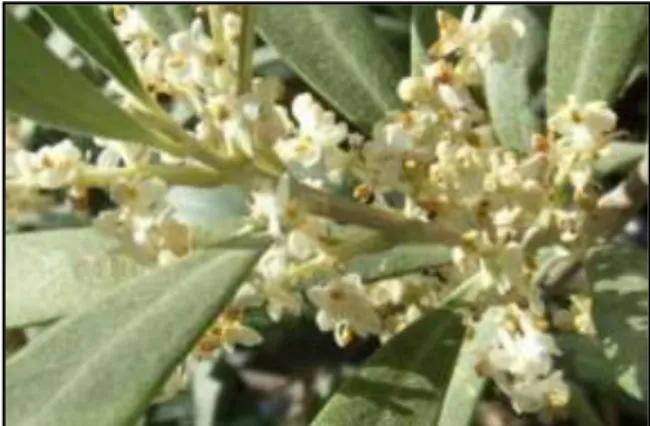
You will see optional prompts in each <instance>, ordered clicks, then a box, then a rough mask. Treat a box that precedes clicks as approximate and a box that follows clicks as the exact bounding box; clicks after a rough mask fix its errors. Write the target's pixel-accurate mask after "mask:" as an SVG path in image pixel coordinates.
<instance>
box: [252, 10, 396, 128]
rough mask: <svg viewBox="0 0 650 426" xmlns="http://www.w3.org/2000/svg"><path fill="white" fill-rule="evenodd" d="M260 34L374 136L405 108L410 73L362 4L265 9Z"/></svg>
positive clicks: (357, 123)
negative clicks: (402, 89) (400, 94)
mask: <svg viewBox="0 0 650 426" xmlns="http://www.w3.org/2000/svg"><path fill="white" fill-rule="evenodd" d="M258 25H259V30H260V32H261V34H262V36H263V37H264V39H265V40H266V41H267V42H268V43H270V44H271V45H273V46H274V47H275V48H276V49H277V50H278V52H279V53H280V54H281V55H282V58H283V59H284V60H286V61H287V63H288V64H289V65H290V66H292V67H293V68H294V69H295V70H296V72H297V73H298V74H299V75H300V76H301V77H302V78H304V79H305V80H306V81H307V82H308V83H309V84H310V85H311V86H312V87H313V89H314V90H316V91H317V92H318V93H319V94H321V95H322V96H323V97H324V98H325V100H327V101H328V102H329V103H330V104H331V105H332V106H333V107H334V108H336V109H337V110H339V111H340V112H341V113H342V114H343V115H345V116H346V117H347V118H348V119H349V120H350V121H351V122H352V123H354V124H356V125H357V126H359V127H360V128H361V129H362V130H363V131H365V132H368V131H369V130H370V129H371V128H372V125H373V124H374V123H375V121H377V120H379V119H381V118H383V116H384V113H385V112H386V111H388V110H390V109H396V108H399V107H400V102H399V99H398V98H397V94H396V88H397V84H398V82H399V79H400V78H401V77H402V76H403V75H405V73H406V64H405V63H402V62H401V61H400V58H399V55H398V54H397V52H395V51H393V50H392V49H391V48H390V46H389V45H388V43H387V41H386V40H384V39H383V37H382V34H381V32H380V31H379V30H378V29H377V28H376V27H375V26H374V24H373V23H372V18H371V17H370V15H369V12H368V10H367V9H366V8H364V7H362V6H358V5H307V4H294V5H281V6H277V5H273V6H263V5H260V6H259V15H258Z"/></svg>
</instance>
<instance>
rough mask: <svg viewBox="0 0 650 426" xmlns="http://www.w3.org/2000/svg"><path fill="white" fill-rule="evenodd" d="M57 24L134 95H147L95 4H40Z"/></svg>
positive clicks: (113, 33)
mask: <svg viewBox="0 0 650 426" xmlns="http://www.w3.org/2000/svg"><path fill="white" fill-rule="evenodd" d="M38 8H39V9H40V10H41V11H42V13H43V14H44V15H45V16H47V17H48V18H49V19H50V20H51V21H52V23H53V24H54V25H56V26H57V27H58V28H59V29H60V30H61V31H63V32H64V33H66V34H67V35H68V36H69V37H70V39H71V40H72V41H73V42H74V43H75V44H76V45H77V46H78V47H79V48H81V49H82V51H83V52H84V53H85V54H86V55H88V57H90V58H91V59H92V60H93V61H94V62H95V63H97V64H98V65H100V66H101V67H102V68H103V69H104V70H105V71H106V72H107V73H108V74H109V75H111V76H112V77H113V78H115V79H116V80H117V81H118V82H119V83H121V84H122V85H123V86H124V87H125V88H127V89H128V90H131V91H132V92H133V93H134V94H136V95H139V96H143V97H147V96H148V95H147V93H146V92H144V90H143V88H142V85H141V84H140V79H139V77H138V75H137V74H136V72H135V70H134V69H133V67H132V66H131V62H130V60H129V58H128V56H127V55H126V52H125V51H124V46H123V45H122V43H121V42H120V41H119V40H118V38H117V36H116V35H115V32H114V31H113V28H112V27H111V24H110V22H109V21H108V20H107V19H106V17H105V16H104V14H103V12H102V11H101V10H100V9H99V7H97V6H95V5H61V4H58V5H47V4H42V5H39V6H38Z"/></svg>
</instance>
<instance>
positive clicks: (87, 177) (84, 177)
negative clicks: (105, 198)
mask: <svg viewBox="0 0 650 426" xmlns="http://www.w3.org/2000/svg"><path fill="white" fill-rule="evenodd" d="M151 177H158V178H161V179H162V180H164V181H165V182H167V183H168V184H172V185H184V186H196V187H213V186H215V185H219V184H221V183H223V176H222V175H221V174H219V173H215V172H214V171H211V170H209V169H205V168H201V167H196V166H186V165H182V166H166V165H156V166H149V165H146V166H134V167H116V168H113V169H99V168H87V169H84V170H82V171H81V172H80V173H79V176H78V177H77V179H78V183H79V184H80V185H83V186H99V187H101V186H109V185H111V184H113V183H115V181H116V180H117V179H121V178H122V179H146V178H151Z"/></svg>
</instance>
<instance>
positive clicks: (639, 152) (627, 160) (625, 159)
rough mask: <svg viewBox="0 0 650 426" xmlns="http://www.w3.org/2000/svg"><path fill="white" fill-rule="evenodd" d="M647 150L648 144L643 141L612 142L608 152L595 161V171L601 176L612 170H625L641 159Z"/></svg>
mask: <svg viewBox="0 0 650 426" xmlns="http://www.w3.org/2000/svg"><path fill="white" fill-rule="evenodd" d="M647 150H648V145H647V143H643V142H612V143H611V151H610V154H609V155H608V156H606V157H600V158H598V160H597V161H596V164H595V167H596V172H597V173H598V174H599V175H603V176H604V175H608V174H610V173H614V172H627V171H629V170H630V168H631V167H632V166H634V164H636V163H637V162H638V161H641V158H643V154H645V153H646V151H647Z"/></svg>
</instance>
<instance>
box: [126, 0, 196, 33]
mask: <svg viewBox="0 0 650 426" xmlns="http://www.w3.org/2000/svg"><path fill="white" fill-rule="evenodd" d="M195 7H196V6H195V5H192V4H153V5H145V4H139V5H135V8H136V9H137V10H138V11H139V12H140V13H141V14H142V16H143V17H144V19H145V20H146V21H147V23H148V24H149V26H150V27H151V28H152V29H153V30H154V31H155V32H156V33H157V34H158V35H159V36H160V37H161V39H162V40H165V39H166V38H167V37H169V36H170V35H172V34H174V33H175V32H178V31H187V30H188V29H189V28H190V22H192V19H193V18H194V16H195V15H194V9H195Z"/></svg>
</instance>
